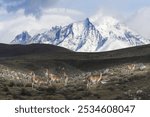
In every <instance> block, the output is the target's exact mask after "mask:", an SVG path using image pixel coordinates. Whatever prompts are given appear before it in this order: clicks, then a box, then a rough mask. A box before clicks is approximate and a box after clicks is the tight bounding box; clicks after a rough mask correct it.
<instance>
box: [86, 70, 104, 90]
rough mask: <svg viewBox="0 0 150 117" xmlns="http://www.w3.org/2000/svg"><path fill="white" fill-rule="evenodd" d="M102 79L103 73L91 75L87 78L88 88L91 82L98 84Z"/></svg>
mask: <svg viewBox="0 0 150 117" xmlns="http://www.w3.org/2000/svg"><path fill="white" fill-rule="evenodd" d="M101 80H102V73H100V75H90V76H88V77H87V78H86V81H87V88H89V85H90V84H94V85H95V84H98V83H99V82H100V81H101Z"/></svg>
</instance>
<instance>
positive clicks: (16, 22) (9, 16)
mask: <svg viewBox="0 0 150 117" xmlns="http://www.w3.org/2000/svg"><path fill="white" fill-rule="evenodd" d="M82 15H83V13H81V12H79V11H77V10H72V9H67V10H65V9H60V8H58V9H57V8H55V9H51V8H50V9H48V10H45V11H44V12H43V15H42V16H41V18H40V19H37V18H35V17H34V16H32V15H29V16H28V17H27V16H25V15H24V10H23V9H22V10H18V11H16V12H15V13H12V12H9V13H8V12H6V10H5V9H3V10H1V11H0V37H2V38H0V43H9V42H10V41H12V40H13V39H14V38H15V36H16V35H17V34H20V33H21V32H22V31H28V32H29V33H30V34H31V35H34V34H35V33H38V32H41V31H43V30H48V29H50V28H51V27H52V26H56V25H58V26H64V25H68V24H69V23H72V22H74V21H76V20H77V19H76V18H79V17H81V16H82Z"/></svg>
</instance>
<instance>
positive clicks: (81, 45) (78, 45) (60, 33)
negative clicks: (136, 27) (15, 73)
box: [11, 17, 147, 52]
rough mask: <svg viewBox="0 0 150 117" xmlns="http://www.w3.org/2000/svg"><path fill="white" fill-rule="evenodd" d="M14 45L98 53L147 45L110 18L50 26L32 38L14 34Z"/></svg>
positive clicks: (26, 35)
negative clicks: (52, 47) (32, 45)
mask: <svg viewBox="0 0 150 117" xmlns="http://www.w3.org/2000/svg"><path fill="white" fill-rule="evenodd" d="M11 43H13V44H14V43H16V44H31V43H40V44H53V45H57V46H61V47H65V48H68V49H70V50H73V51H76V52H100V51H109V50H114V49H121V48H126V47H132V46H138V45H143V44H147V42H146V40H145V39H144V38H143V37H141V36H140V35H139V34H137V33H135V32H134V31H132V30H131V29H129V28H128V27H126V26H125V25H123V24H121V23H120V22H119V21H118V20H116V19H114V18H112V17H103V18H102V19H99V18H95V19H92V22H91V21H90V20H89V18H87V19H85V20H84V21H79V22H75V23H72V24H69V25H67V26H64V27H58V26H56V27H52V28H51V29H50V30H48V31H46V32H42V33H40V34H36V35H34V36H33V37H31V36H30V35H29V34H28V33H27V32H26V33H25V34H24V33H22V34H20V35H17V36H16V38H15V39H14V40H13V41H12V42H11Z"/></svg>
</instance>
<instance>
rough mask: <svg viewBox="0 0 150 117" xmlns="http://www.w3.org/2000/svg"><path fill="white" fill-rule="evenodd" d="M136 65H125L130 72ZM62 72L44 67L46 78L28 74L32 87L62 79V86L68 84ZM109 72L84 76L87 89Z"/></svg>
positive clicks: (140, 66) (51, 83) (65, 75)
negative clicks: (56, 72)
mask: <svg viewBox="0 0 150 117" xmlns="http://www.w3.org/2000/svg"><path fill="white" fill-rule="evenodd" d="M136 67H137V66H136V65H135V64H128V65H127V70H128V71H129V73H130V72H133V71H134V70H135V69H136ZM138 68H139V69H140V70H144V69H145V68H146V66H145V65H143V64H141V65H139V66H138ZM61 71H62V74H63V75H61V76H59V75H56V74H54V73H52V72H50V70H49V69H45V77H46V78H41V77H39V76H37V75H36V74H35V73H34V72H33V71H31V72H30V73H29V74H28V76H30V79H31V82H32V89H33V88H34V86H35V85H36V86H41V85H50V86H52V85H53V83H59V82H61V81H63V83H64V86H67V84H68V80H69V77H68V75H67V73H66V72H65V69H64V68H62V70H61ZM108 72H109V69H107V70H105V71H104V72H103V73H102V72H101V73H99V74H98V75H93V74H90V75H88V76H86V77H85V81H86V87H87V89H89V88H90V86H91V85H98V84H99V83H100V82H101V81H102V80H103V74H107V73H108ZM0 75H1V74H0ZM16 78H17V79H20V78H19V77H18V76H16Z"/></svg>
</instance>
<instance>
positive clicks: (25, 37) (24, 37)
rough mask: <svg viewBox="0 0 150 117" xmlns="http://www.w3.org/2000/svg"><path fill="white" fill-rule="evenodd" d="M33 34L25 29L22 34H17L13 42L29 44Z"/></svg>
mask: <svg viewBox="0 0 150 117" xmlns="http://www.w3.org/2000/svg"><path fill="white" fill-rule="evenodd" d="M30 38H31V36H30V35H29V33H28V32H26V31H24V32H22V33H21V34H19V35H17V36H16V37H15V39H14V40H13V41H12V42H11V44H27V43H28V42H29V40H30Z"/></svg>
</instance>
